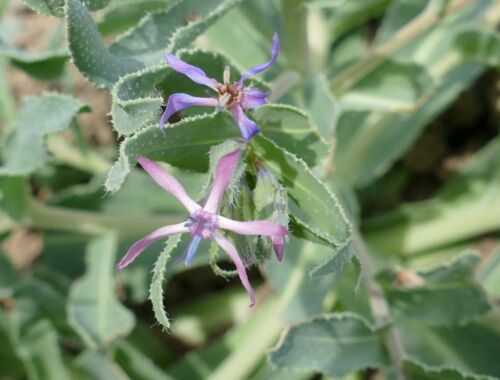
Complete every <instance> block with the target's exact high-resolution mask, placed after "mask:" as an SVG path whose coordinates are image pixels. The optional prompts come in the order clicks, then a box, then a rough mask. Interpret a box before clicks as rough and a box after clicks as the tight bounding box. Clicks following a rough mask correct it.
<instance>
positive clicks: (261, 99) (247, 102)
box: [240, 88, 268, 108]
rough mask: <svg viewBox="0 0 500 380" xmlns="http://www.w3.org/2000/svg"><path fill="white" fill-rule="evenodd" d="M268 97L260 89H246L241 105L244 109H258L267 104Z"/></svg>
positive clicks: (243, 91) (243, 92)
mask: <svg viewBox="0 0 500 380" xmlns="http://www.w3.org/2000/svg"><path fill="white" fill-rule="evenodd" d="M267 95H268V94H267V93H266V92H263V91H261V90H259V89H258V88H244V89H243V90H242V97H241V102H240V104H241V106H242V107H243V108H256V107H259V106H261V105H263V104H266V103H267V100H266V96H267Z"/></svg>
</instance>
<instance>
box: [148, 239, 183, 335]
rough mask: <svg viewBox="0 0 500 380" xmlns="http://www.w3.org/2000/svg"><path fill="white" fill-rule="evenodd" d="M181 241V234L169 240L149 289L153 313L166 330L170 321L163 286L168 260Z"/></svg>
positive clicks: (154, 270)
mask: <svg viewBox="0 0 500 380" xmlns="http://www.w3.org/2000/svg"><path fill="white" fill-rule="evenodd" d="M180 240H181V235H180V234H177V235H175V236H172V237H170V238H169V239H168V240H167V245H166V246H165V248H164V249H163V251H162V253H161V254H160V255H159V256H158V259H157V260H156V263H155V266H154V269H153V279H152V280H151V286H150V287H149V300H150V301H151V303H152V304H153V312H154V314H155V318H156V320H157V321H158V323H160V324H161V325H162V326H163V328H165V329H169V328H170V321H169V319H168V316H167V313H166V311H165V308H164V306H163V286H164V285H165V270H166V266H167V262H168V259H169V258H170V254H171V253H172V251H173V250H174V249H175V248H176V247H177V245H178V244H179V241H180Z"/></svg>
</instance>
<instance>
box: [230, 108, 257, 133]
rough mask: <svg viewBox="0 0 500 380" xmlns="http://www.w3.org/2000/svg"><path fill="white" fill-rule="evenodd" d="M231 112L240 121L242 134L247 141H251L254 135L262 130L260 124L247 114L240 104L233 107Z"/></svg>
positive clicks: (239, 125)
mask: <svg viewBox="0 0 500 380" xmlns="http://www.w3.org/2000/svg"><path fill="white" fill-rule="evenodd" d="M231 113H232V114H233V117H234V120H236V122H237V123H238V127H239V128H240V132H241V135H242V136H243V139H244V140H245V141H249V140H250V139H251V138H252V137H253V136H254V135H256V134H257V133H259V132H260V129H259V126H258V125H257V124H255V122H254V121H253V120H250V119H249V118H248V117H247V115H245V112H243V108H241V106H240V105H238V104H236V105H234V106H233V107H231Z"/></svg>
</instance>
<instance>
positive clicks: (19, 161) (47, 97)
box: [0, 93, 87, 176]
mask: <svg viewBox="0 0 500 380" xmlns="http://www.w3.org/2000/svg"><path fill="white" fill-rule="evenodd" d="M86 109H87V108H86V107H85V106H84V105H83V104H82V103H80V102H79V101H78V100H76V99H74V98H72V97H70V96H67V95H60V94H55V93H46V94H43V95H42V96H41V97H34V96H27V97H25V98H24V101H23V104H22V106H21V110H20V112H19V118H18V120H17V122H16V126H15V128H13V131H12V132H11V134H10V135H9V136H8V137H7V141H6V143H5V149H4V150H3V166H2V167H0V175H9V176H14V175H18V176H25V175H29V174H31V173H32V172H34V171H35V170H37V169H39V168H41V167H42V166H43V165H44V164H45V163H47V162H48V161H49V155H48V153H47V151H46V149H45V145H44V139H45V137H46V135H47V134H49V133H55V132H61V131H63V130H64V129H66V128H68V127H69V126H70V125H71V122H72V120H73V118H74V117H75V116H76V115H77V114H78V112H81V111H83V110H86ZM41 115H43V117H40V116H41ZM34 120H36V123H35V122H34ZM27 152H29V154H26V153H27Z"/></svg>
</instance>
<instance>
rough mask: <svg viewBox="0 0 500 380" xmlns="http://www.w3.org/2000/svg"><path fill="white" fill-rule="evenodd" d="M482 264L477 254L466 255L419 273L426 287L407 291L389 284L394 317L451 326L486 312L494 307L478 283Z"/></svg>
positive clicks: (388, 295) (415, 287) (417, 287)
mask: <svg viewBox="0 0 500 380" xmlns="http://www.w3.org/2000/svg"><path fill="white" fill-rule="evenodd" d="M478 262H479V256H478V255H477V254H471V253H469V254H464V255H462V256H461V257H459V258H457V259H456V260H454V261H453V262H451V263H448V264H445V265H442V266H438V267H436V268H434V269H432V270H429V271H426V272H419V273H418V276H419V278H420V279H421V280H422V282H423V283H422V284H418V285H415V286H411V284H410V285H409V286H408V287H407V288H404V289H401V288H398V287H397V286H394V285H392V284H388V285H387V288H386V293H387V297H388V299H389V302H390V304H391V306H392V311H393V313H394V315H395V316H397V317H399V318H410V319H418V320H421V321H425V322H428V323H431V324H435V325H446V326H450V325H455V324H463V323H465V322H466V321H469V320H471V319H472V318H474V317H476V316H479V315H481V314H484V313H486V312H487V311H489V310H490V305H489V303H488V300H487V297H486V294H485V292H484V291H483V289H482V288H481V287H480V286H479V285H478V284H477V283H476V282H475V280H474V271H475V269H476V266H477V264H478Z"/></svg>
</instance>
